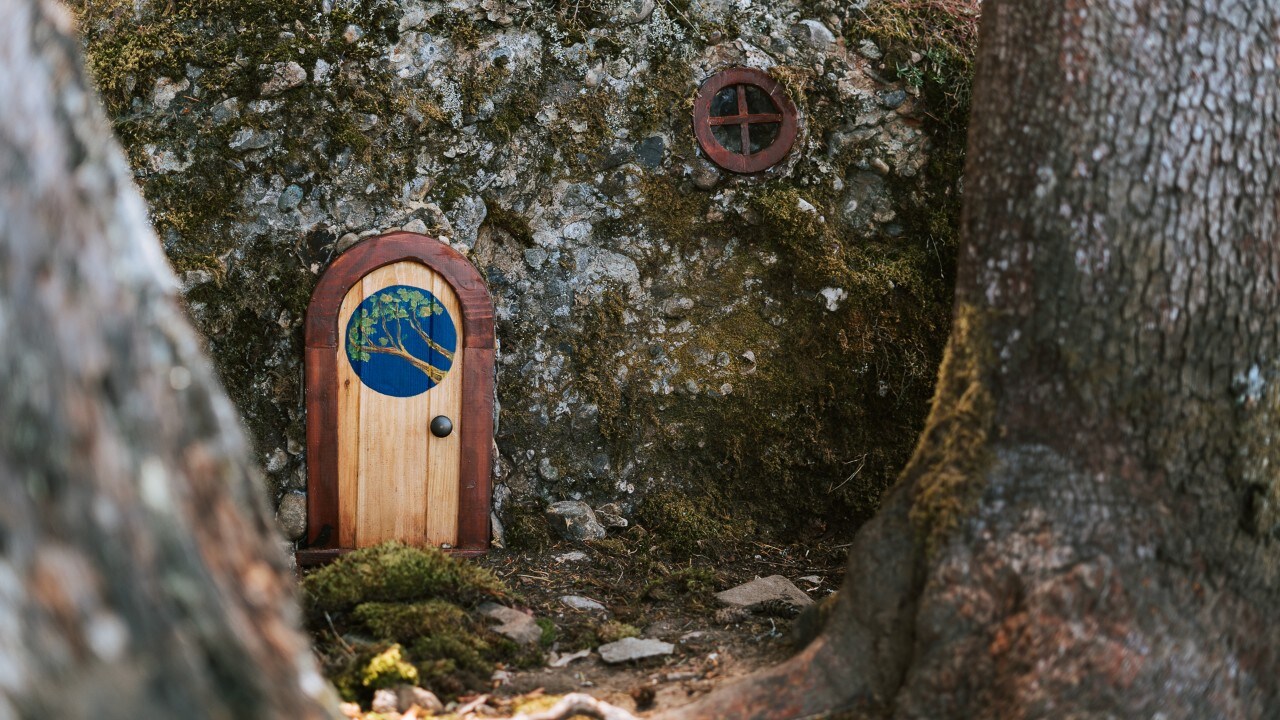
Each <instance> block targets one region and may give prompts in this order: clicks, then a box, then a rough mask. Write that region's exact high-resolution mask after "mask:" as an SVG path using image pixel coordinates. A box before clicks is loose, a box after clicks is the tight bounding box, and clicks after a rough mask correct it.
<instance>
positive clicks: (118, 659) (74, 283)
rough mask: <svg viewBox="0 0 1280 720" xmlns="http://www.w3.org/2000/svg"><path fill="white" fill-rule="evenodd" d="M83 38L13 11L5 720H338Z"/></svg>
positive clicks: (0, 667)
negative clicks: (100, 98) (91, 82)
mask: <svg viewBox="0 0 1280 720" xmlns="http://www.w3.org/2000/svg"><path fill="white" fill-rule="evenodd" d="M71 25H72V22H71V17H70V15H69V13H68V12H67V11H66V10H65V9H64V8H63V7H62V6H60V5H58V4H57V3H55V2H53V1H52V0H0V718H5V719H7V718H15V717H33V718H34V717H39V718H55V717H56V718H78V717H95V718H131V719H136V718H177V717H183V718H226V719H228V720H233V719H234V720H243V719H245V718H273V717H275V718H316V717H336V716H337V713H336V701H331V700H330V698H329V694H328V693H329V691H328V690H327V689H326V688H327V686H326V684H325V682H324V681H323V679H322V678H321V677H320V675H319V674H318V672H317V669H316V665H315V663H314V661H313V658H312V657H311V654H310V650H309V647H308V644H307V642H306V639H305V638H304V636H303V635H302V634H301V633H300V632H299V630H298V617H297V616H298V612H297V609H296V605H297V604H296V601H295V597H294V590H293V583H292V581H291V580H290V579H289V577H288V574H287V573H288V570H287V566H286V564H285V560H284V555H283V553H282V552H281V549H280V545H279V541H278V540H277V534H276V531H275V529H274V527H273V524H272V522H271V519H270V517H269V515H268V514H267V512H266V509H265V502H264V499H263V498H261V497H260V492H261V490H260V487H261V486H260V485H259V483H258V481H257V478H256V472H255V470H254V469H253V468H252V466H251V464H250V462H249V449H248V446H247V444H246V441H245V437H244V434H243V432H242V430H241V427H240V424H239V420H238V419H237V416H236V414H235V412H234V409H233V408H232V405H231V403H230V402H229V401H228V400H227V398H226V396H225V394H224V392H223V390H222V388H221V386H220V385H219V383H218V381H217V379H216V377H215V376H214V374H213V372H212V370H211V367H210V365H209V363H208V362H207V361H206V359H205V358H204V357H203V354H202V349H201V347H200V343H199V341H198V339H197V336H196V334H195V333H194V332H193V331H192V329H191V327H190V326H189V324H188V323H187V321H186V319H185V316H184V313H183V311H182V310H181V308H180V306H179V304H178V302H177V300H176V294H175V291H176V282H175V280H174V277H173V275H172V272H171V270H170V269H169V267H168V265H167V263H166V261H165V259H164V256H163V254H162V252H161V249H160V245H159V243H158V241H157V239H156V237H155V236H154V233H153V232H152V230H151V228H150V226H149V225H148V221H147V217H146V211H145V208H144V206H143V203H142V199H141V197H140V196H139V194H138V193H137V191H136V190H135V188H134V186H133V184H132V178H131V175H130V172H129V169H128V166H127V165H126V162H125V159H124V156H123V154H122V153H121V151H120V150H119V148H118V146H117V145H116V143H115V141H114V140H113V139H112V137H111V132H110V129H109V125H108V124H107V122H106V120H105V117H104V115H103V113H102V111H101V109H100V107H99V104H98V102H97V100H96V98H95V97H94V96H93V94H92V93H91V92H90V91H89V90H87V87H88V86H87V82H86V78H85V73H84V70H83V68H82V66H81V60H80V52H79V41H78V40H77V39H76V38H75V36H74V33H73V28H72V26H71Z"/></svg>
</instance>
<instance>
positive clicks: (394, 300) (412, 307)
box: [347, 285, 458, 397]
mask: <svg viewBox="0 0 1280 720" xmlns="http://www.w3.org/2000/svg"><path fill="white" fill-rule="evenodd" d="M457 342H458V332H457V328H456V327H455V326H454V323H453V318H452V317H450V315H449V311H448V310H447V309H446V308H445V306H444V305H443V304H441V303H440V301H439V300H438V299H437V298H436V297H435V296H434V295H432V294H431V292H430V291H428V290H423V289H421V288H417V287H413V286H410V285H394V286H392V287H388V288H385V289H383V290H379V291H377V292H374V293H371V294H370V295H369V296H368V297H366V298H365V299H364V300H363V301H362V302H361V303H360V305H359V306H358V307H356V309H355V311H353V312H352V313H351V317H350V319H349V320H348V321H347V359H348V360H349V361H350V362H351V367H352V369H353V370H354V371H355V373H356V375H357V376H359V377H360V380H361V382H363V383H364V384H365V385H367V386H368V387H370V388H371V389H373V390H376V391H377V392H380V393H382V394H384V395H391V396H393V397H413V396H415V395H419V394H421V393H423V392H426V391H427V390H430V389H431V388H433V387H435V386H436V385H438V384H440V383H441V382H443V381H444V378H445V375H447V374H448V372H449V369H450V368H451V367H452V365H453V357H454V352H455V350H456V349H457Z"/></svg>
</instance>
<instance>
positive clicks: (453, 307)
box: [298, 233, 494, 564]
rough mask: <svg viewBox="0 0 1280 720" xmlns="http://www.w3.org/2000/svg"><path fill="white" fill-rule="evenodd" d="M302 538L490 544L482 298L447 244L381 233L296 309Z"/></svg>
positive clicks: (312, 553)
mask: <svg viewBox="0 0 1280 720" xmlns="http://www.w3.org/2000/svg"><path fill="white" fill-rule="evenodd" d="M306 333H307V379H306V383H307V390H306V392H307V455H308V457H307V485H308V523H307V546H306V548H304V549H302V550H300V551H299V552H298V560H299V562H300V563H304V564H308V563H314V562H321V561H323V560H325V559H327V558H330V557H333V556H335V555H337V554H339V553H341V552H345V551H347V550H351V549H355V548H360V547H368V546H371V545H376V544H378V543H381V542H384V541H386V540H400V541H403V542H406V543H410V544H416V545H423V544H431V545H436V546H439V547H445V548H449V549H454V550H458V551H463V552H479V551H483V550H485V549H487V547H488V543H489V491H490V488H489V485H490V477H489V472H490V463H491V447H492V438H493V381H494V377H493V373H494V342H493V306H492V303H491V302H490V300H489V296H488V293H487V292H486V290H485V287H484V282H483V280H482V279H481V277H480V275H479V273H478V272H476V270H475V268H474V267H473V266H472V265H471V264H470V263H469V262H468V261H467V260H466V259H465V258H463V257H462V256H461V255H459V254H458V253H457V252H455V251H454V250H452V249H451V248H449V247H448V246H447V245H444V244H443V243H441V242H439V241H437V240H434V239H432V238H429V237H426V236H424V235H417V234H413V233H391V234H388V235H382V236H379V237H375V238H371V239H369V240H366V241H364V242H361V243H359V244H357V245H355V246H353V247H352V248H351V249H350V250H348V251H347V252H345V253H343V254H342V255H341V256H339V257H338V259H336V260H335V261H334V262H333V264H332V265H331V266H330V268H329V269H328V270H327V271H326V272H325V274H324V276H323V277H322V278H321V280H320V283H319V284H318V285H317V287H316V290H315V293H314V294H313V295H312V299H311V305H310V307H309V308H308V311H307V329H306Z"/></svg>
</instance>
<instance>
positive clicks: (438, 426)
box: [431, 415, 453, 438]
mask: <svg viewBox="0 0 1280 720" xmlns="http://www.w3.org/2000/svg"><path fill="white" fill-rule="evenodd" d="M451 432H453V421H452V420H450V419H449V418H447V417H445V416H443V415H437V416H435V418H433V419H432V420H431V434H432V435H435V436H436V437H438V438H442V437H449V433H451Z"/></svg>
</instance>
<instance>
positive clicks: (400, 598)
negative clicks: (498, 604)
mask: <svg viewBox="0 0 1280 720" xmlns="http://www.w3.org/2000/svg"><path fill="white" fill-rule="evenodd" d="M302 588H303V591H304V593H305V595H306V599H307V609H308V610H309V611H311V612H313V613H326V612H329V613H333V612H344V611H347V610H350V609H352V608H354V607H355V606H356V605H359V604H360V603H368V602H413V601H417V600H427V599H442V600H447V601H449V602H454V603H462V604H468V605H469V604H473V603H475V602H478V601H480V600H482V599H485V598H502V597H505V596H506V595H507V590H506V587H505V586H504V585H503V584H502V581H500V580H498V578H497V577H496V576H495V575H494V574H493V573H491V572H489V571H488V570H486V569H484V568H481V567H479V566H476V565H473V564H471V563H468V562H466V561H464V560H461V559H458V558H455V557H452V556H450V555H446V554H445V553H443V552H441V551H440V550H437V549H436V548H433V547H425V548H418V547H409V546H407V545H403V544H401V543H397V542H389V543H384V544H382V545H378V546H375V547H371V548H364V549H361V550H356V551H355V552H352V553H348V554H346V555H343V556H342V557H341V558H339V559H337V560H335V561H334V562H333V563H331V564H329V565H327V566H325V567H323V568H320V569H319V570H316V571H315V572H313V573H311V574H310V575H308V576H307V577H306V578H304V579H303V583H302Z"/></svg>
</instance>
